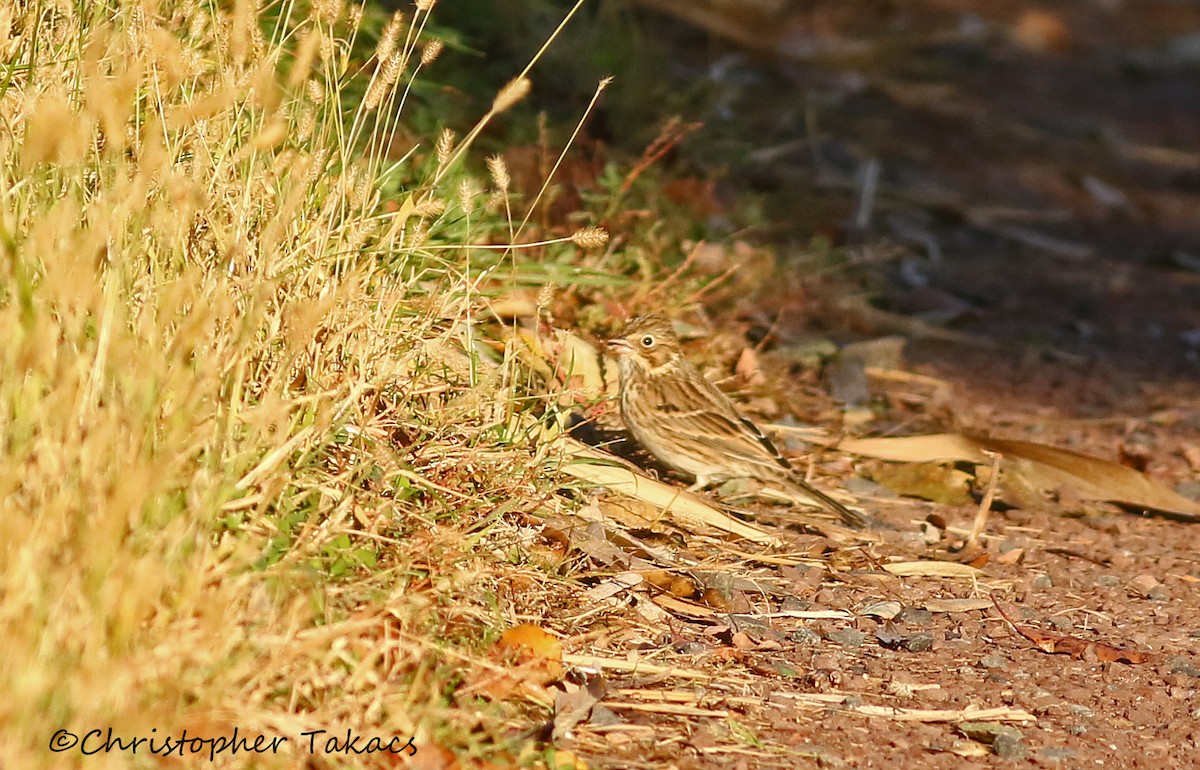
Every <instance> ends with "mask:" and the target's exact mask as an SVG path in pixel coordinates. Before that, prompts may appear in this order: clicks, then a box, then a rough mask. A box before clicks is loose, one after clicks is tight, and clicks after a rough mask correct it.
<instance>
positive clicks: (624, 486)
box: [559, 436, 779, 545]
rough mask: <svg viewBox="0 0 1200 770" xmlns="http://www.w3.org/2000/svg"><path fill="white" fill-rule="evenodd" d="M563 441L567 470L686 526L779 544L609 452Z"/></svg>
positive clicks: (569, 439)
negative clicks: (659, 511) (653, 508)
mask: <svg viewBox="0 0 1200 770" xmlns="http://www.w3.org/2000/svg"><path fill="white" fill-rule="evenodd" d="M559 441H560V447H561V451H562V459H563V462H562V464H561V465H560V466H559V469H560V470H561V471H563V472H564V473H567V474H570V475H571V476H574V477H576V478H579V479H583V480H584V481H587V482H589V483H592V484H596V485H599V486H604V487H608V488H609V489H611V490H612V491H614V492H617V493H620V494H624V495H629V496H630V497H635V498H637V499H639V500H642V501H645V502H647V503H651V504H653V505H656V506H658V508H659V509H661V510H663V511H664V512H669V513H670V514H671V516H672V517H673V518H674V519H676V520H677V521H679V522H680V523H681V524H682V525H683V526H686V527H690V528H692V529H695V528H700V529H716V530H720V531H722V532H728V533H730V534H733V535H737V536H738V537H744V538H746V539H747V540H752V541H754V542H756V543H765V544H769V545H779V540H778V539H777V538H775V537H772V536H771V535H768V534H767V533H766V532H764V531H763V530H761V529H759V528H758V527H755V526H753V525H751V524H747V523H746V522H744V521H741V520H739V519H735V518H734V517H732V516H730V515H729V514H727V513H724V512H723V511H719V510H717V509H716V508H713V507H712V506H711V505H708V504H707V503H705V502H704V501H703V500H702V499H701V498H700V497H699V496H698V495H695V494H692V493H691V492H688V491H687V490H686V489H680V488H679V487H673V486H669V485H667V484H664V483H662V482H661V481H655V480H654V479H652V478H650V477H649V476H646V475H645V474H642V473H640V472H638V471H635V470H633V469H632V467H631V466H629V464H627V463H625V462H624V461H623V460H620V459H619V458H617V457H614V456H613V455H610V454H609V453H608V452H604V451H601V450H599V449H596V448H594V447H590V446H588V445H587V444H584V443H583V442H581V441H577V440H575V439H573V438H570V437H566V436H563V437H560V439H559Z"/></svg>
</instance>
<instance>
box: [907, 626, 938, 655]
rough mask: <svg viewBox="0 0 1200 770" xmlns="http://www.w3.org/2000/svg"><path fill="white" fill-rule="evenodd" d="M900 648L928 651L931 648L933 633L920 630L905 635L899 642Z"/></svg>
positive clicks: (908, 650) (912, 650) (909, 650)
mask: <svg viewBox="0 0 1200 770" xmlns="http://www.w3.org/2000/svg"><path fill="white" fill-rule="evenodd" d="M900 649H902V650H904V651H905V652H929V651H930V650H932V649H933V634H927V633H925V632H923V631H922V632H921V633H918V634H913V635H912V636H906V637H904V639H903V640H902V641H901V642H900Z"/></svg>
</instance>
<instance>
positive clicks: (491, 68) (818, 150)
mask: <svg viewBox="0 0 1200 770" xmlns="http://www.w3.org/2000/svg"><path fill="white" fill-rule="evenodd" d="M571 5H572V3H569V2H551V1H549V0H523V1H519V0H493V1H492V2H455V3H449V2H447V3H444V4H442V5H441V6H439V8H438V13H437V14H436V17H437V19H438V21H439V22H440V23H442V24H444V25H445V27H446V29H447V30H448V31H452V33H450V34H453V35H456V36H457V38H456V39H455V40H454V43H453V44H452V45H451V46H450V48H451V49H452V50H450V51H449V53H448V54H447V56H448V57H455V62H454V64H453V65H452V64H451V63H450V62H447V63H446V65H445V66H444V67H443V68H442V69H441V70H440V72H441V73H443V77H444V78H445V81H444V82H445V85H444V88H443V89H442V90H441V91H440V92H438V93H434V94H429V95H427V98H430V99H436V100H438V102H439V108H440V109H439V112H440V113H441V114H442V115H444V114H447V113H446V112H445V111H446V110H447V109H449V110H451V112H450V114H453V110H455V109H460V110H461V115H462V122H463V125H468V124H469V120H470V116H472V115H476V114H478V113H479V112H480V109H481V105H486V104H487V103H488V102H489V100H490V99H491V97H492V95H493V94H494V92H495V89H496V88H497V86H498V84H501V83H503V82H505V81H506V80H507V79H508V78H509V77H511V76H512V73H513V72H515V71H517V70H519V68H520V67H521V66H522V65H523V63H524V62H525V61H527V60H528V57H529V55H530V54H531V52H532V51H533V50H536V47H537V46H539V45H540V43H541V41H543V40H544V39H545V38H546V36H547V35H548V34H549V33H550V32H551V31H552V30H553V29H554V27H555V26H557V24H558V23H559V21H560V20H561V19H562V17H563V15H564V14H565V13H566V11H567V10H569V8H570V7H571ZM483 51H487V52H488V53H487V55H484V54H483V53H482V52H483ZM458 65H462V66H458ZM610 74H611V75H613V76H615V80H614V82H613V83H612V85H611V86H610V88H609V89H608V90H607V91H606V93H605V94H604V96H603V98H602V100H601V103H600V106H599V108H598V110H597V112H596V113H595V114H594V116H593V117H592V118H591V119H590V121H589V122H588V124H587V126H586V134H587V138H586V140H585V142H584V143H582V144H580V145H578V146H579V147H583V148H588V147H590V148H591V151H590V153H591V154H590V155H589V151H588V150H587V149H583V150H581V151H580V152H579V153H577V157H576V160H575V161H574V162H575V163H577V164H580V165H581V166H586V164H587V163H589V162H590V163H591V164H592V165H593V166H594V168H578V169H576V172H577V173H576V174H575V175H574V176H575V177H576V178H577V179H578V180H580V181H579V184H580V185H581V186H582V187H584V188H585V189H586V185H587V182H586V180H587V179H588V177H589V175H591V176H595V175H598V174H600V173H601V171H602V167H603V161H604V159H605V158H608V157H613V156H614V155H613V154H614V153H615V154H617V155H618V156H623V157H630V158H636V157H637V156H638V155H639V154H640V153H642V152H643V150H644V149H645V148H646V147H647V146H648V145H650V144H651V143H652V142H654V141H655V139H656V137H658V138H660V139H661V136H660V135H661V134H662V132H663V131H664V127H665V126H668V123H669V121H671V120H672V119H678V122H677V123H676V124H675V125H674V126H673V127H671V128H669V129H668V130H669V132H673V133H672V134H671V136H672V138H673V139H678V141H677V142H673V143H672V145H671V149H670V151H669V152H668V153H666V154H665V155H664V156H663V158H662V160H661V162H660V166H661V168H663V169H665V173H666V176H667V177H668V178H667V179H665V180H663V182H662V184H663V190H664V194H666V195H668V196H670V197H671V198H672V199H673V200H674V201H676V202H678V203H679V205H681V206H684V207H687V208H689V209H690V210H691V211H693V212H694V213H695V214H697V215H698V216H697V221H700V222H702V223H703V227H702V229H701V231H698V232H696V233H694V235H695V237H697V238H706V239H714V240H719V239H729V238H735V239H747V240H749V241H751V242H756V243H768V244H770V245H771V246H772V247H773V248H775V249H777V252H776V253H777V254H778V255H779V258H780V260H781V261H782V263H783V264H785V265H786V264H787V262H788V260H789V258H792V257H796V258H797V259H798V258H799V255H803V254H811V253H812V252H813V251H814V250H818V251H819V250H822V249H832V250H834V251H835V252H836V254H837V264H838V269H837V270H835V271H833V272H834V275H833V276H831V277H829V279H828V282H827V284H826V285H824V287H823V291H821V292H818V293H820V294H822V296H823V297H825V298H826V299H828V297H829V296H831V295H836V296H845V295H851V294H853V295H855V296H861V297H864V298H865V302H866V303H867V304H868V305H869V308H871V309H875V310H879V311H883V313H885V314H895V315H897V316H902V317H903V318H905V319H911V320H914V321H916V322H919V323H922V324H925V323H927V324H931V325H933V326H936V327H938V328H945V329H951V330H955V331H957V332H962V333H964V334H972V335H974V334H978V335H981V336H983V337H986V338H988V339H989V340H993V341H997V342H999V343H1000V344H1001V345H1002V346H1003V347H1004V348H1005V350H1006V353H1005V357H1012V356H1011V354H1012V353H1013V351H1014V350H1015V351H1016V352H1017V353H1018V355H1017V356H1016V357H1017V358H1023V359H1025V365H1029V364H1030V363H1035V362H1038V361H1042V360H1044V359H1046V358H1050V359H1053V360H1056V361H1060V362H1066V363H1067V364H1069V365H1077V366H1089V365H1092V364H1095V363H1096V362H1097V361H1108V362H1111V363H1113V364H1114V365H1115V366H1116V368H1117V371H1119V370H1123V369H1126V370H1128V371H1130V372H1136V374H1137V375H1138V376H1139V377H1155V376H1160V377H1166V378H1169V377H1176V376H1179V375H1184V376H1193V375H1194V374H1195V373H1196V372H1197V370H1198V369H1200V366H1198V364H1197V359H1198V353H1200V205H1198V204H1200V3H1196V2H1185V1H1184V0H1144V1H1141V2H1124V1H1123V0H1075V1H1074V2H1042V3H1031V2H1026V1H1024V0H1000V1H999V2H997V1H995V0H989V1H988V2H981V1H979V0H909V1H906V2H884V1H881V0H854V1H852V2H846V1H845V0H837V1H833V0H828V1H825V2H821V1H813V0H803V1H801V0H736V1H735V0H640V2H634V0H601V1H599V2H594V3H588V4H585V5H584V6H583V8H582V9H581V10H580V11H579V14H578V15H577V16H576V17H575V18H574V19H573V20H572V21H571V23H570V24H569V25H568V26H567V28H566V30H565V32H564V33H563V36H562V37H560V38H559V39H558V40H557V41H556V42H555V43H554V45H553V47H552V48H551V50H550V52H549V54H548V58H547V59H546V60H545V61H544V62H543V63H542V64H541V65H539V67H538V69H537V70H536V71H534V72H533V73H532V77H533V79H534V83H535V88H534V91H533V95H532V97H531V98H530V99H529V100H528V102H527V103H526V104H525V105H523V107H524V109H526V110H527V111H535V112H541V113H544V114H545V118H544V121H543V125H548V126H550V127H552V129H550V130H555V127H556V128H557V130H563V127H567V128H568V129H569V127H570V126H572V125H573V124H574V122H575V120H576V119H577V118H578V116H579V115H580V114H581V113H582V111H583V109H584V107H585V106H586V104H587V101H588V99H589V97H590V96H591V94H592V91H593V88H594V86H595V83H596V81H597V80H599V79H600V78H602V77H604V76H605V75H610ZM526 116H528V112H526ZM506 118H507V121H506V124H504V125H503V126H500V128H499V130H501V131H508V132H510V133H509V134H508V135H506V136H505V140H506V141H512V140H513V139H516V140H518V141H525V142H529V143H534V142H536V141H537V137H536V136H533V135H530V134H531V133H532V131H533V130H534V129H533V127H534V126H537V125H538V123H537V121H536V120H527V119H523V118H522V117H520V116H517V117H514V116H506ZM694 124H699V125H694ZM512 132H516V135H515V136H514V134H513V133H512ZM520 132H524V133H525V134H526V135H525V136H521V135H520ZM619 226H620V225H619V223H617V227H618V228H619ZM806 264H807V263H806ZM756 301H760V302H765V303H767V304H770V303H771V301H772V300H771V299H770V298H762V297H759V298H758V299H757V300H756ZM777 301H778V303H779V304H780V306H781V307H783V306H786V305H787V304H788V302H789V299H788V298H787V297H779V298H777ZM806 301H807V303H808V305H809V306H811V305H813V300H812V298H811V297H809V298H807V300H806ZM860 309H861V308H860ZM810 315H812V316H814V318H813V319H810V320H812V322H814V323H817V324H824V325H826V326H828V327H829V328H830V330H831V331H834V332H836V331H838V330H839V329H840V330H843V331H845V330H846V329H850V328H852V327H854V326H855V325H859V326H863V325H866V326H867V327H871V326H872V325H873V324H874V325H878V324H879V323H880V319H881V318H882V319H885V321H884V322H883V323H884V325H885V326H886V325H888V323H891V322H888V321H886V319H888V318H890V317H891V316H888V315H882V316H876V317H875V318H874V320H871V318H865V319H864V317H863V313H862V312H850V313H849V314H847V312H846V309H845V303H841V304H839V303H836V302H832V303H830V302H826V306H825V307H823V308H820V309H818V310H817V311H815V312H813V313H810ZM893 320H894V319H893ZM895 323H900V322H899V321H895ZM900 325H901V326H903V324H902V323H900ZM863 331H868V332H871V333H877V332H881V331H887V330H886V329H877V328H868V329H864V330H863ZM896 331H900V332H904V331H905V330H904V329H903V328H900V329H896ZM918 336H919V335H918ZM966 339H970V338H966ZM959 347H960V348H961V347H962V346H959ZM916 352H917V355H918V356H919V355H920V345H918V346H917V347H916ZM960 352H962V354H964V355H973V354H974V353H976V352H978V351H965V352H964V351H960Z"/></svg>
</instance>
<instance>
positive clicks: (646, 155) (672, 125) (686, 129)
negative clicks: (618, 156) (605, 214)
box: [617, 118, 704, 198]
mask: <svg viewBox="0 0 1200 770" xmlns="http://www.w3.org/2000/svg"><path fill="white" fill-rule="evenodd" d="M703 125H704V124H703V123H681V122H680V120H679V119H678V118H672V119H671V121H670V122H669V123H667V125H666V126H664V127H663V130H662V132H661V133H659V135H658V137H657V138H655V140H654V141H653V142H651V143H650V146H649V147H647V148H646V151H645V152H643V153H642V157H641V159H640V160H639V161H638V162H637V165H635V166H634V167H633V169H632V170H631V171H630V172H629V173H628V174H626V175H625V181H624V182H622V183H621V191H620V192H619V193H618V194H617V197H618V198H621V197H623V196H624V195H625V193H627V192H629V188H631V187H633V183H634V182H636V181H637V178H638V177H640V176H641V175H642V174H643V173H644V172H645V171H646V169H648V168H650V167H651V166H652V165H654V164H655V163H656V162H658V160H659V159H660V158H662V156H664V155H666V154H667V153H668V152H670V151H671V148H672V147H674V146H675V145H677V144H679V142H680V141H682V140H683V138H684V137H685V136H687V135H688V134H690V133H692V132H693V131H695V130H697V129H698V128H700V127H701V126H703Z"/></svg>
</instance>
